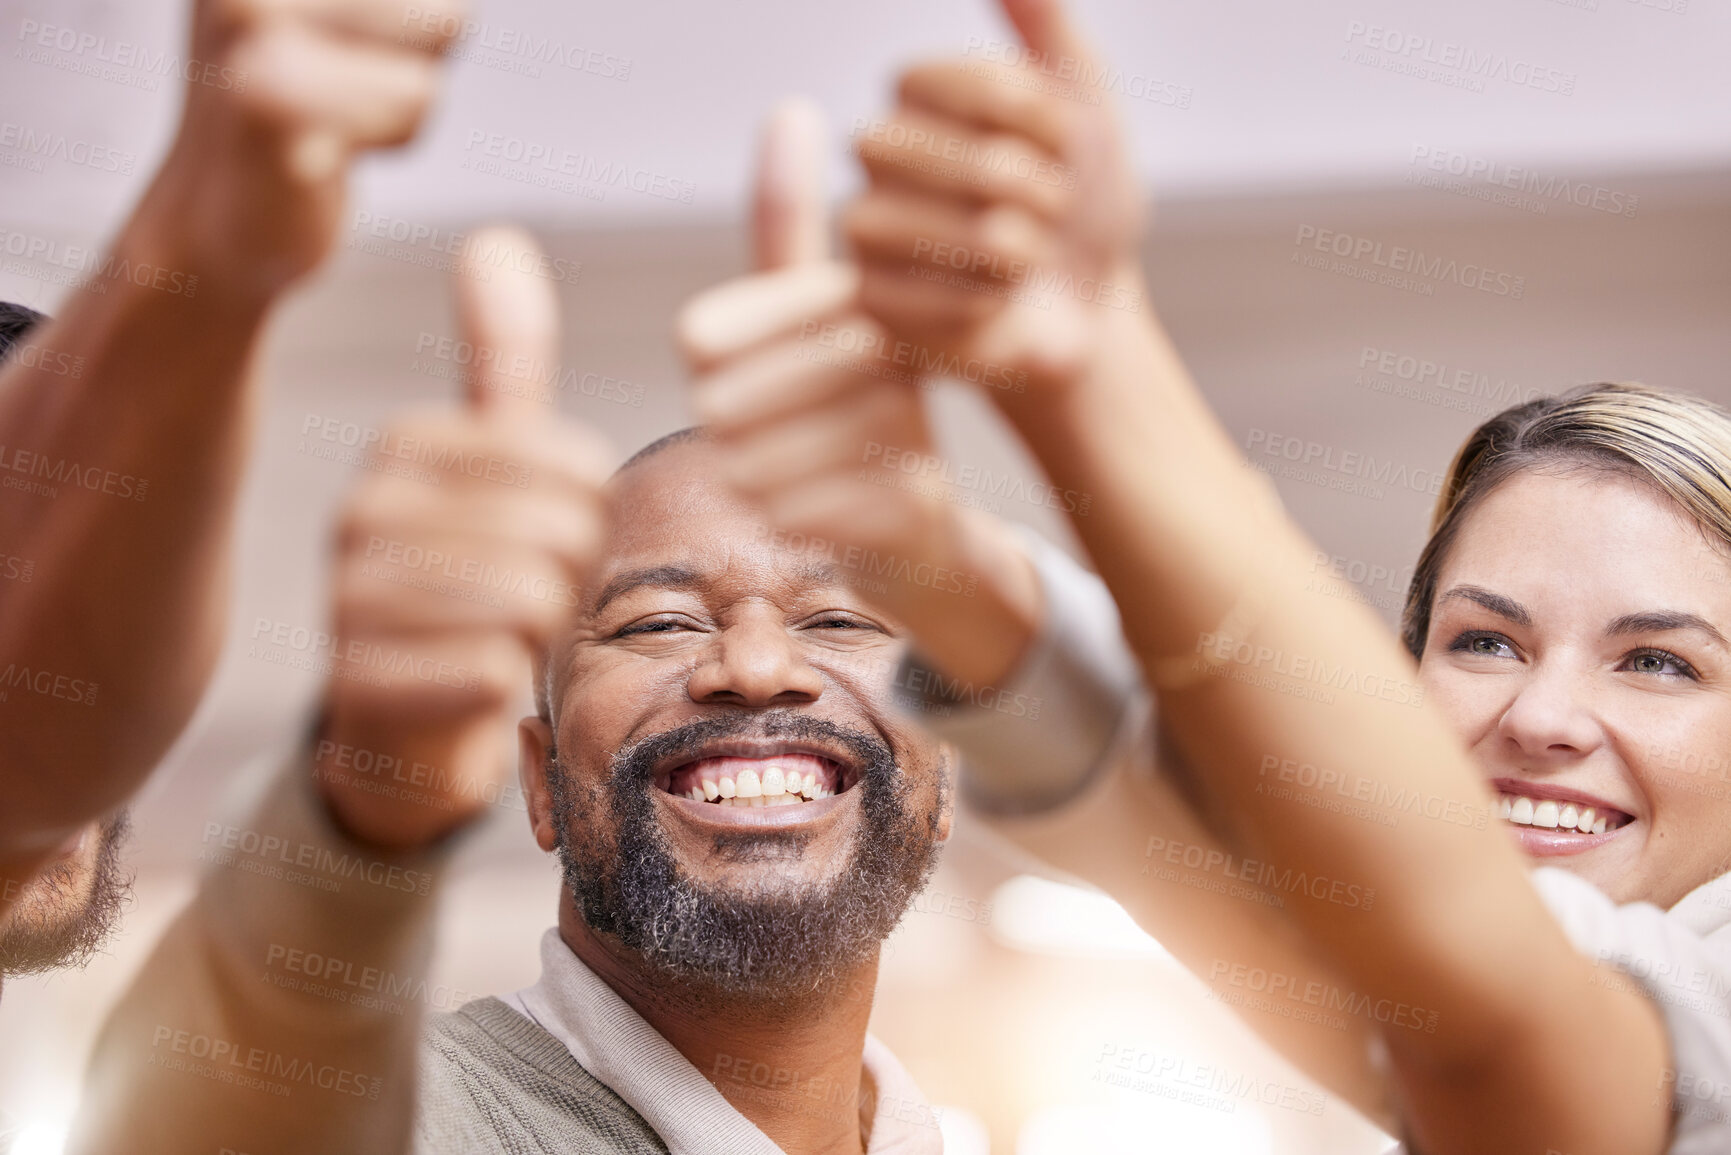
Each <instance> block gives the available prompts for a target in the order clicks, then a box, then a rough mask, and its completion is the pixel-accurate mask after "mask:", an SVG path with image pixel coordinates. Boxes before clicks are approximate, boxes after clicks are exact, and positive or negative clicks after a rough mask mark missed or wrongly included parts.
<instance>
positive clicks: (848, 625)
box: [805, 616, 877, 630]
mask: <svg viewBox="0 0 1731 1155" xmlns="http://www.w3.org/2000/svg"><path fill="white" fill-rule="evenodd" d="M805 628H806V629H808V630H872V629H876V628H877V627H876V626H874V625H872V623H870V622H867V621H862V620H861V619H859V618H849V617H840V616H832V617H823V618H817V619H815V620H814V621H810V622H807V623H806V625H805Z"/></svg>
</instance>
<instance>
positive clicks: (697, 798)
mask: <svg viewBox="0 0 1731 1155" xmlns="http://www.w3.org/2000/svg"><path fill="white" fill-rule="evenodd" d="M686 797H687V798H689V799H691V800H692V801H693V802H702V801H703V787H701V786H693V787H692V788H691V792H690V793H689V794H687V795H686Z"/></svg>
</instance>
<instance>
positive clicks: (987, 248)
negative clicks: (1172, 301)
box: [846, 0, 1149, 419]
mask: <svg viewBox="0 0 1731 1155" xmlns="http://www.w3.org/2000/svg"><path fill="white" fill-rule="evenodd" d="M1003 7H1004V11H1005V13H1006V15H1008V16H1009V18H1010V21H1011V23H1012V24H1013V25H1014V26H1015V27H1016V30H1017V31H1018V32H1019V33H1020V35H1021V38H1022V40H1023V44H1024V47H1023V48H1021V49H1012V50H1010V51H1007V52H1004V53H1001V54H998V55H1001V56H1003V57H1005V58H1006V59H1003V60H992V59H983V58H979V57H973V58H966V59H961V60H949V61H942V62H938V63H931V64H923V65H919V66H916V67H914V68H911V69H909V70H908V71H907V72H906V73H904V74H903V76H902V78H901V81H900V84H899V86H898V98H899V103H898V105H897V107H896V109H895V111H894V112H892V113H891V114H890V116H889V117H888V118H887V119H885V120H881V121H874V122H870V123H869V124H867V125H866V126H865V127H864V128H863V129H862V130H861V131H860V132H859V133H857V134H856V141H855V147H856V151H857V152H858V155H859V157H860V160H861V161H862V162H863V163H864V165H865V167H866V171H867V173H868V175H869V177H870V187H869V189H868V190H867V192H866V193H865V195H863V196H862V197H861V198H860V199H859V200H858V201H857V202H856V203H855V204H854V205H853V206H851V208H850V209H849V211H848V213H847V219H846V232H847V235H848V239H849V240H850V242H851V243H852V246H853V249H854V252H855V254H856V256H857V259H858V261H859V264H860V267H861V272H862V276H861V288H860V301H861V303H862V305H863V306H864V307H865V309H866V310H867V311H868V312H869V313H871V315H873V316H874V317H876V318H877V319H878V320H879V321H881V322H882V323H883V324H885V325H886V326H888V327H889V329H890V330H891V331H892V332H894V333H895V334H896V335H897V336H898V337H899V338H901V339H903V340H906V341H909V342H912V343H915V344H918V345H922V346H928V347H931V348H935V349H941V350H943V351H944V352H945V353H947V354H950V355H953V356H954V357H956V358H958V359H959V360H961V361H963V362H964V363H965V362H968V361H974V362H977V363H981V364H989V365H995V366H1000V367H1003V368H1004V369H1006V370H1008V371H1009V372H1011V373H1012V374H1014V375H1016V376H1017V378H1018V379H1019V380H1021V381H1022V382H1024V383H1025V385H1026V386H1027V388H1026V389H1025V390H1022V391H1017V390H1004V389H988V390H987V395H988V396H989V397H991V398H992V399H993V400H994V401H997V402H998V403H999V404H1000V405H1001V406H1002V407H1003V408H1004V409H1005V411H1006V412H1007V413H1008V414H1009V415H1010V416H1011V417H1012V419H1015V418H1016V417H1017V416H1018V414H1021V415H1024V417H1026V415H1027V414H1028V413H1029V412H1030V406H1031V405H1034V404H1036V403H1037V402H1038V401H1039V400H1040V399H1041V398H1043V397H1046V396H1049V395H1050V394H1051V393H1053V392H1054V391H1056V390H1058V389H1061V388H1062V387H1063V386H1065V385H1066V384H1068V383H1070V382H1072V381H1074V380H1075V379H1076V378H1077V377H1078V376H1080V375H1081V374H1083V373H1085V372H1087V371H1088V366H1089V359H1090V357H1091V356H1095V355H1098V354H1099V353H1100V351H1101V350H1104V349H1107V348H1110V347H1111V345H1112V342H1110V341H1109V340H1107V339H1106V337H1105V334H1106V331H1107V330H1109V329H1111V328H1112V327H1113V326H1115V325H1119V324H1121V323H1122V322H1123V321H1124V319H1125V318H1127V317H1128V318H1133V319H1134V318H1140V319H1142V320H1144V321H1145V320H1146V318H1147V316H1149V314H1148V313H1147V312H1146V310H1147V308H1148V306H1147V305H1146V293H1145V290H1144V287H1143V282H1142V276H1141V272H1140V267H1139V253H1138V248H1139V244H1140V241H1141V239H1142V233H1143V228H1144V224H1145V222H1144V215H1145V213H1144V210H1143V208H1142V190H1141V189H1140V188H1139V187H1138V184H1137V181H1136V180H1135V178H1134V174H1133V171H1132V167H1131V164H1130V158H1129V155H1128V153H1127V150H1126V148H1125V145H1124V142H1123V139H1122V133H1121V130H1120V128H1119V126H1118V123H1117V120H1116V117H1115V116H1114V114H1113V111H1112V108H1111V104H1110V100H1109V99H1108V98H1109V90H1110V78H1111V75H1112V73H1111V71H1110V69H1109V67H1108V66H1107V65H1106V64H1105V63H1104V62H1103V61H1102V60H1101V59H1100V58H1099V57H1098V56H1097V55H1096V54H1095V53H1094V51H1093V49H1092V48H1091V47H1090V46H1089V45H1088V43H1087V42H1086V41H1085V39H1084V38H1083V37H1082V36H1081V35H1080V33H1079V32H1078V31H1077V30H1076V29H1075V27H1074V26H1073V24H1072V23H1071V21H1070V19H1069V16H1068V14H1067V13H1066V12H1065V11H1064V9H1063V7H1062V4H1061V2H1060V0H1003Z"/></svg>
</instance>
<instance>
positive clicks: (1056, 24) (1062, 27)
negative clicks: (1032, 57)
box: [1002, 0, 1095, 63]
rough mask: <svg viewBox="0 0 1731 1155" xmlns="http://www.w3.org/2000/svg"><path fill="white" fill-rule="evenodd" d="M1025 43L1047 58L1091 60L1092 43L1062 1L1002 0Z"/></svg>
mask: <svg viewBox="0 0 1731 1155" xmlns="http://www.w3.org/2000/svg"><path fill="white" fill-rule="evenodd" d="M1002 3H1003V5H1004V15H1006V16H1008V17H1009V18H1010V23H1011V24H1013V25H1015V28H1016V31H1017V32H1018V33H1019V34H1020V35H1021V37H1022V43H1024V44H1026V45H1027V46H1028V47H1029V48H1032V49H1033V50H1034V51H1035V52H1038V53H1039V54H1040V55H1041V56H1043V57H1045V58H1047V59H1048V60H1054V61H1061V60H1064V59H1066V58H1067V59H1070V60H1074V61H1077V62H1078V63H1080V62H1082V61H1092V60H1094V59H1095V55H1094V49H1093V46H1092V45H1090V44H1089V43H1088V41H1087V39H1086V38H1085V37H1083V35H1082V33H1081V31H1080V30H1079V29H1078V28H1077V27H1076V25H1075V24H1074V23H1073V22H1072V21H1071V19H1070V13H1069V12H1068V11H1066V10H1065V8H1064V4H1063V0H1002Z"/></svg>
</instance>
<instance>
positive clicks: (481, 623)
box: [315, 230, 611, 848]
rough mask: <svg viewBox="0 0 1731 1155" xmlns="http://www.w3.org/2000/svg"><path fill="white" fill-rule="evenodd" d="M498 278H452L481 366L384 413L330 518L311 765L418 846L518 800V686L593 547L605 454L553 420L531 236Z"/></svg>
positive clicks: (361, 816)
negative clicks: (393, 414)
mask: <svg viewBox="0 0 1731 1155" xmlns="http://www.w3.org/2000/svg"><path fill="white" fill-rule="evenodd" d="M477 243H478V244H481V245H484V246H486V247H489V248H491V247H492V246H494V245H498V246H500V247H501V248H504V249H509V250H511V251H514V252H518V253H521V254H524V256H525V259H523V260H507V261H504V262H501V265H502V267H499V268H495V269H493V270H492V271H491V273H490V277H489V279H488V280H485V281H481V280H472V279H467V278H464V277H462V276H461V275H459V277H458V278H457V280H456V282H455V290H456V297H457V306H458V309H457V312H458V318H459V323H460V326H461V329H462V337H463V339H464V340H465V341H467V342H469V343H470V344H471V345H473V346H474V347H475V349H476V350H477V355H476V362H477V363H478V364H480V365H483V366H486V368H485V369H483V370H480V371H478V372H476V373H475V374H473V375H472V376H471V377H470V378H469V379H467V380H466V381H465V389H466V397H465V398H464V401H463V403H462V405H461V407H457V408H452V407H445V408H441V409H438V410H430V411H426V412H422V413H417V414H415V415H412V416H410V417H408V418H406V419H405V420H403V421H402V422H400V423H398V424H396V425H395V426H393V427H392V428H391V429H390V430H388V431H387V432H386V433H385V434H384V436H383V438H382V439H381V442H380V446H379V450H378V452H377V453H376V455H375V458H374V460H373V463H372V465H373V472H372V474H371V475H370V476H369V477H367V479H366V480H364V481H363V482H362V483H361V484H360V486H358V487H357V489H356V491H355V493H354V495H353V497H352V498H351V499H350V500H349V503H348V506H347V508H346V510H345V512H344V513H343V515H342V518H341V521H340V528H339V532H338V535H337V551H336V553H337V556H336V565H335V579H334V583H333V584H334V600H335V607H334V614H333V619H334V620H333V626H334V628H333V630H332V631H331V632H332V633H333V634H334V635H335V637H336V641H335V643H334V645H333V649H332V653H331V655H330V658H331V675H332V676H331V680H330V685H329V689H328V691H327V694H326V705H325V717H324V722H323V725H322V727H321V731H320V734H319V739H318V745H317V748H316V751H315V753H316V766H317V769H316V773H317V776H318V780H319V783H320V786H321V788H322V789H323V791H324V793H325V797H326V798H327V799H328V800H329V802H330V805H331V807H332V809H333V810H334V811H335V813H336V814H337V815H338V816H339V818H340V819H341V820H342V821H343V823H344V825H345V826H346V827H347V828H348V829H349V830H350V832H351V833H353V834H355V835H356V836H358V837H361V838H363V839H366V840H368V841H371V842H374V843H377V844H379V845H382V846H389V847H396V848H409V847H415V846H422V845H426V844H427V843H430V842H432V841H433V840H435V839H437V838H439V837H441V836H442V835H444V834H446V833H449V832H450V831H452V830H454V829H456V828H458V827H460V826H462V825H464V824H466V823H467V822H469V821H471V820H473V819H474V818H475V817H476V816H478V815H479V814H481V813H483V812H485V811H486V809H487V808H488V807H489V806H490V805H503V806H506V807H512V806H513V804H515V808H517V809H521V808H522V805H521V799H520V797H518V796H517V795H516V794H515V793H514V792H515V787H514V786H513V785H511V783H513V782H514V780H515V774H514V772H513V771H514V751H515V740H514V734H515V731H516V723H517V717H518V711H517V710H516V705H517V703H518V702H519V701H520V700H522V699H523V698H524V696H525V694H526V692H527V691H528V690H529V689H530V687H531V678H532V668H533V662H534V659H535V657H536V655H537V654H538V653H539V652H540V651H542V650H544V649H545V648H546V647H547V646H548V645H549V644H550V643H551V642H552V641H553V639H554V638H555V636H556V635H557V634H558V633H559V632H560V631H561V630H563V629H564V628H566V626H567V623H568V621H569V619H570V616H571V612H572V607H574V606H575V605H576V604H577V587H578V585H579V583H580V582H581V580H582V578H583V576H584V574H585V572H586V571H587V568H588V566H589V564H590V563H591V562H592V561H593V560H594V557H595V555H596V553H597V551H598V549H599V547H600V543H601V538H602V533H603V530H604V524H605V511H604V508H603V504H602V497H601V486H602V483H603V482H604V481H605V480H606V477H607V471H608V467H609V464H610V460H611V453H610V451H609V450H608V448H607V446H606V445H605V444H604V443H603V442H602V441H601V439H600V438H599V437H598V436H596V435H595V434H593V433H592V432H590V431H589V430H586V429H584V428H582V427H581V426H578V425H576V424H574V423H572V422H569V421H565V420H563V419H561V418H560V417H559V416H558V414H557V412H556V410H555V408H554V404H553V401H554V398H553V395H552V393H551V391H550V389H548V388H547V387H545V386H540V385H538V384H537V383H536V382H537V380H538V379H539V377H541V376H551V375H550V374H539V373H537V372H536V371H535V370H534V369H533V368H532V367H533V366H542V367H546V366H550V365H552V364H553V363H554V362H556V360H557V354H558V347H559V341H558V302H557V300H556V299H555V297H554V292H553V288H552V286H551V284H550V283H549V282H547V281H545V280H542V279H539V278H537V277H535V276H533V275H532V274H527V273H522V272H519V271H518V269H520V268H533V267H535V266H536V265H537V263H538V262H537V261H535V260H534V259H533V257H534V254H535V253H536V252H537V250H536V249H535V242H534V241H533V240H532V239H531V238H530V237H529V236H528V235H527V234H525V233H522V232H520V231H518V230H498V231H496V232H493V233H491V234H489V235H483V236H480V237H479V238H478V241H477Z"/></svg>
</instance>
